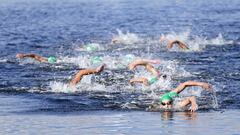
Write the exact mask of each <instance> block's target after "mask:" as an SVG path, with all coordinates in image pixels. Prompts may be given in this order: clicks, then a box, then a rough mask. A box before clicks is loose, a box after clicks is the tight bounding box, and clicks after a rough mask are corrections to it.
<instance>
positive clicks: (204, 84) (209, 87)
mask: <svg viewBox="0 0 240 135" xmlns="http://www.w3.org/2000/svg"><path fill="white" fill-rule="evenodd" d="M201 87H202V88H203V89H205V90H208V91H212V86H211V85H210V84H208V83H202V85H201Z"/></svg>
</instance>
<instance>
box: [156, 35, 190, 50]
mask: <svg viewBox="0 0 240 135" xmlns="http://www.w3.org/2000/svg"><path fill="white" fill-rule="evenodd" d="M165 40H167V39H166V37H165V36H164V35H162V36H161V37H160V42H163V41H165ZM173 45H178V46H179V47H180V48H181V49H189V48H188V47H187V45H186V44H185V43H183V42H181V41H179V40H172V41H169V40H168V45H167V48H168V49H171V48H172V47H173Z"/></svg>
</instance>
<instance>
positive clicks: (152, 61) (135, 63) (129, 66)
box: [128, 59, 160, 70]
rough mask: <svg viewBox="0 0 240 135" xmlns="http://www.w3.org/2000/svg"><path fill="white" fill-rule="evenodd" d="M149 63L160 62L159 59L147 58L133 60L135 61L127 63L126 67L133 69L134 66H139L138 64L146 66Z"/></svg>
mask: <svg viewBox="0 0 240 135" xmlns="http://www.w3.org/2000/svg"><path fill="white" fill-rule="evenodd" d="M149 63H153V64H158V63H160V61H159V60H149V59H140V60H135V61H133V62H132V63H130V64H129V65H128V68H129V69H130V70H133V69H134V68H136V66H139V65H141V66H146V65H148V64H149Z"/></svg>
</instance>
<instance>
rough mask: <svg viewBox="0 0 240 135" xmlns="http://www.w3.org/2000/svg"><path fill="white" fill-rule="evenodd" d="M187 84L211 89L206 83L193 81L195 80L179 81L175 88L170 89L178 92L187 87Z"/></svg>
mask: <svg viewBox="0 0 240 135" xmlns="http://www.w3.org/2000/svg"><path fill="white" fill-rule="evenodd" d="M189 86H200V87H202V88H203V89H206V90H212V88H211V85H210V84H208V83H204V82H195V81H187V82H184V83H181V84H180V85H178V87H177V88H175V89H174V90H172V91H173V92H177V93H180V92H182V91H183V90H184V89H185V88H186V87H189Z"/></svg>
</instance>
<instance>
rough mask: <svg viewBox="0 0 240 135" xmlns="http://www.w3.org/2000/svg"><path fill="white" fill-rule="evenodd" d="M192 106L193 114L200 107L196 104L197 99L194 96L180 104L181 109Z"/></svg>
mask: <svg viewBox="0 0 240 135" xmlns="http://www.w3.org/2000/svg"><path fill="white" fill-rule="evenodd" d="M189 104H191V109H190V110H191V112H194V111H196V110H197V109H198V105H197V102H196V98H195V97H194V96H192V97H188V98H186V99H185V100H183V101H181V102H180V103H179V107H181V108H182V107H185V106H187V105H189Z"/></svg>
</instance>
